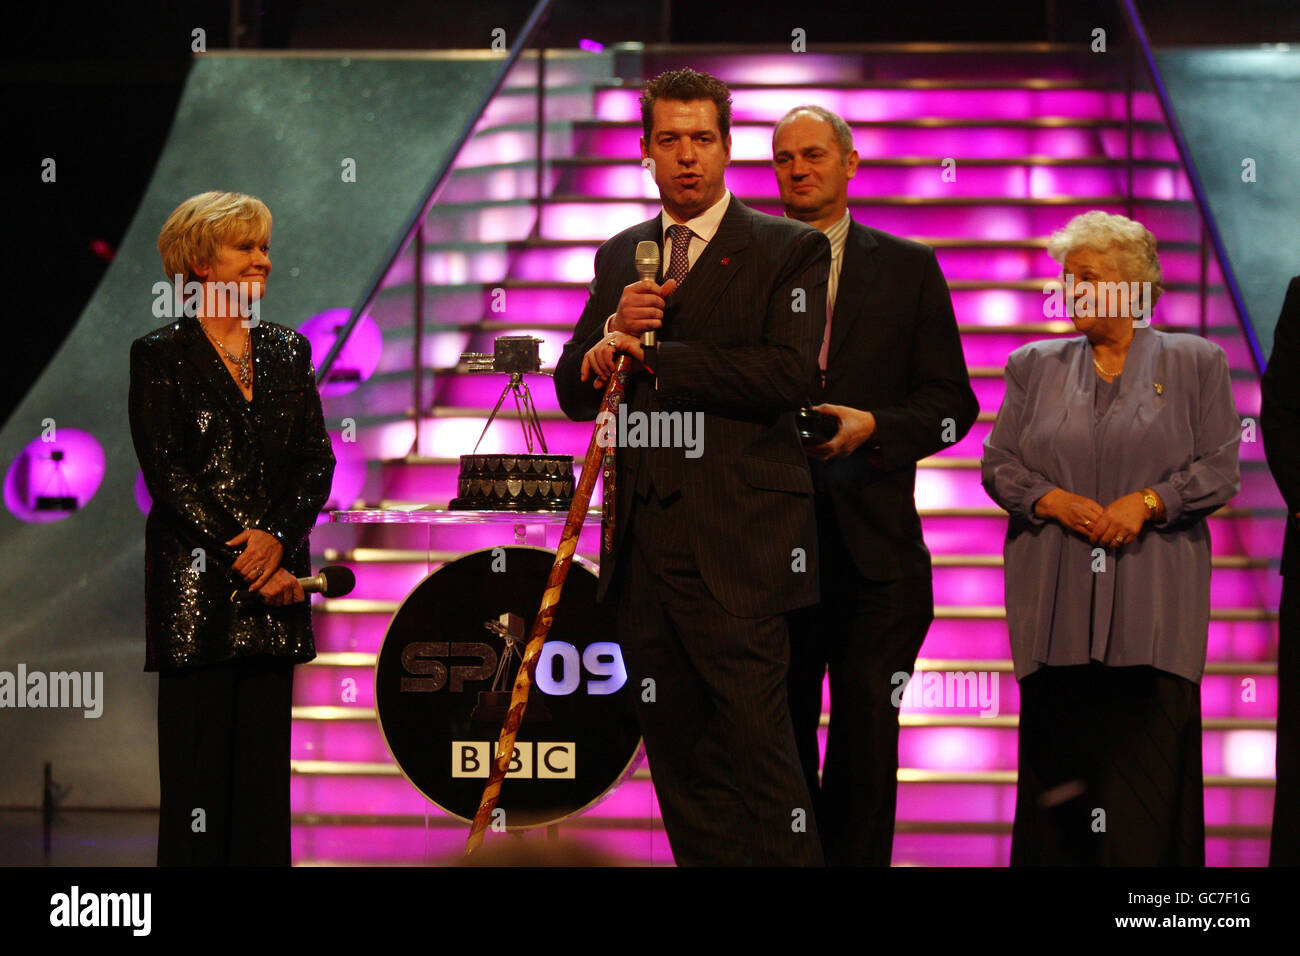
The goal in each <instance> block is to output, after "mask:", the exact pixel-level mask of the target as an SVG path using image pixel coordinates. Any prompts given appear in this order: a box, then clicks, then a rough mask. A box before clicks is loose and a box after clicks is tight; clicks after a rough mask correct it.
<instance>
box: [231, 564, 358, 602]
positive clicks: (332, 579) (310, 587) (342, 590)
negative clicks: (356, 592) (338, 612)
mask: <svg viewBox="0 0 1300 956" xmlns="http://www.w3.org/2000/svg"><path fill="white" fill-rule="evenodd" d="M298 584H299V586H301V587H302V590H303V593H304V594H312V593H319V594H323V595H325V597H343V595H345V594H351V593H352V589H353V588H354V587H356V586H357V576H356V575H355V574H353V573H352V569H351V568H345V567H343V566H342V565H337V564H331V565H328V566H327V567H323V568H321V569H320V571H318V572H317V573H316V574H313V575H312V576H311V577H309V578H299V579H298ZM254 598H258V599H260V598H261V593H260V592H259V593H257V594H254V593H252V592H251V591H249V590H248V589H247V588H236V589H235V590H234V591H231V592H230V601H231V603H232V604H235V605H238V606H239V607H241V608H242V607H243V606H244V605H246V604H247V603H248V602H249V601H251V600H253V599H254Z"/></svg>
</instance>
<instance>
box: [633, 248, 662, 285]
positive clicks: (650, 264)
mask: <svg viewBox="0 0 1300 956" xmlns="http://www.w3.org/2000/svg"><path fill="white" fill-rule="evenodd" d="M636 274H637V275H638V276H640V277H641V278H642V279H653V278H654V277H655V276H656V275H658V274H659V243H657V242H655V241H654V240H652V239H646V240H644V241H642V242H638V243H637V244H636Z"/></svg>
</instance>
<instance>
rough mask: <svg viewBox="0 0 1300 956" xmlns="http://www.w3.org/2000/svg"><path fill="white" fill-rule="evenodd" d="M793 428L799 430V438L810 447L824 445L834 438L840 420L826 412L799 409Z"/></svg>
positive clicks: (838, 428)
mask: <svg viewBox="0 0 1300 956" xmlns="http://www.w3.org/2000/svg"><path fill="white" fill-rule="evenodd" d="M794 420H795V427H797V428H798V429H799V438H800V440H802V441H803V442H805V443H807V444H810V445H824V444H825V443H826V442H828V441H830V440H831V439H832V438H834V437H835V433H836V432H837V431H839V430H840V420H839V419H838V418H836V417H835V416H834V415H828V414H827V413H826V412H818V411H814V410H813V409H811V408H801V409H799V411H797V412H795V419H794Z"/></svg>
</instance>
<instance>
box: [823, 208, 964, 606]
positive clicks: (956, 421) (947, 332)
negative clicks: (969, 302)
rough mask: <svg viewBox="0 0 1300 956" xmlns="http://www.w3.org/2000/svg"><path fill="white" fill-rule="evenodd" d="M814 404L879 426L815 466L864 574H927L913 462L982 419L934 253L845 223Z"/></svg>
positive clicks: (879, 576)
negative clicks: (847, 409) (856, 413)
mask: <svg viewBox="0 0 1300 956" xmlns="http://www.w3.org/2000/svg"><path fill="white" fill-rule="evenodd" d="M813 395H814V397H816V398H817V399H818V401H822V402H829V403H831V404H835V405H848V406H851V407H853V408H858V409H862V410H864V411H869V412H871V413H872V414H873V415H875V418H876V431H875V433H874V434H873V435H872V437H871V438H869V439H868V440H867V441H866V442H864V443H863V445H862V446H861V447H859V448H858V449H857V451H855V452H854V453H853V454H851V455H848V456H847V457H844V458H838V459H834V460H832V461H829V462H818V461H813V462H812V468H813V475H814V479H815V480H816V482H817V486H818V490H819V493H822V494H825V495H827V496H828V497H829V499H830V503H831V506H832V509H833V513H834V516H835V519H836V521H837V523H838V524H839V527H840V530H841V532H842V534H843V535H844V541H845V544H846V545H847V546H848V549H849V552H850V553H851V554H852V555H853V560H854V563H855V564H856V565H857V567H858V570H859V571H860V572H861V573H862V574H863V576H865V577H866V578H868V579H870V580H877V581H895V580H901V579H902V578H905V577H916V576H923V575H929V573H930V552H929V551H927V550H926V547H925V542H924V541H923V540H922V538H921V519H920V517H919V516H918V515H917V513H916V503H915V499H914V497H913V495H914V491H915V486H916V462H917V461H918V460H919V459H921V458H924V457H926V456H927V455H932V454H934V453H935V452H937V451H939V450H940V449H942V448H946V447H948V445H949V444H950V443H951V442H955V441H957V440H959V439H960V438H961V437H962V436H964V435H965V434H966V433H967V432H968V431H969V430H970V427H971V425H972V423H974V421H975V417H976V416H977V415H978V414H979V403H978V402H977V401H976V399H975V393H974V392H973V391H971V387H970V376H969V374H968V373H967V371H966V359H965V356H964V355H963V354H962V349H961V337H960V336H959V335H958V332H957V321H956V319H955V318H954V317H953V311H952V300H951V298H950V297H949V295H948V284H947V283H946V282H945V281H944V278H943V273H942V272H941V271H940V269H939V263H938V260H937V259H936V258H935V255H934V250H932V249H931V248H930V247H929V246H925V245H922V244H920V243H917V242H911V241H909V240H906V239H900V238H898V237H897V236H891V235H890V234H889V233H886V232H881V231H880V230H878V229H871V228H869V227H867V226H863V225H860V224H858V223H856V222H855V223H853V224H852V225H850V227H849V233H848V238H847V239H846V241H845V244H844V261H843V263H842V265H841V269H840V284H839V288H838V291H837V292H836V295H835V314H834V315H833V316H832V317H831V341H830V348H829V350H828V352H827V358H826V386H825V389H824V390H819V389H818V388H817V387H816V386H814V388H813ZM949 419H951V423H949V422H948V420H949Z"/></svg>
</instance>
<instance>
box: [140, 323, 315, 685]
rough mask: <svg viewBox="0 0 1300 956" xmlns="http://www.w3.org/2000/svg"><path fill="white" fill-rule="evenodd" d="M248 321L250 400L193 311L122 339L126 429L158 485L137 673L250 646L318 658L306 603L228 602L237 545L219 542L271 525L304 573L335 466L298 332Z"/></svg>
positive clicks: (249, 650) (284, 562) (148, 533)
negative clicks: (141, 666)
mask: <svg viewBox="0 0 1300 956" xmlns="http://www.w3.org/2000/svg"><path fill="white" fill-rule="evenodd" d="M251 332H252V345H251V348H252V359H253V399H252V401H251V402H250V401H246V400H245V399H244V396H243V394H242V393H241V392H240V391H239V386H238V385H237V384H236V383H235V380H234V378H233V376H231V374H230V372H229V371H228V370H227V368H226V366H225V364H224V363H223V362H222V360H221V358H220V356H219V355H218V354H217V351H216V349H215V348H214V347H213V345H212V343H211V342H210V341H209V340H208V338H207V336H206V335H205V334H204V332H203V329H202V327H201V326H200V325H199V323H198V320H197V319H194V318H190V317H185V318H181V319H179V320H178V321H176V322H174V323H172V324H171V325H168V326H165V327H163V328H161V329H157V330H155V331H153V332H150V333H149V334H148V335H145V336H143V337H141V338H139V339H136V340H135V341H134V342H133V343H132V344H131V388H130V399H129V403H128V407H129V411H130V417H131V438H132V440H133V441H134V443H135V451H136V456H137V457H138V458H139V460H140V468H141V470H142V471H143V472H144V480H145V484H146V485H147V486H148V488H149V494H150V495H152V496H153V507H152V508H151V509H150V511H149V517H148V519H147V521H146V522H145V631H146V652H145V670H146V671H155V670H170V669H175V668H185V667H195V666H200V665H203V664H212V663H216V662H218V661H224V660H229V659H231V658H235V657H245V656H250V655H253V654H270V655H273V656H276V657H282V658H289V659H291V660H294V661H298V662H300V661H307V660H311V659H312V658H313V657H315V655H316V649H315V644H314V642H313V639H312V631H311V609H310V607H309V605H308V604H307V603H306V602H300V603H296V604H292V605H289V606H287V607H269V606H267V605H264V604H261V603H260V602H259V601H257V600H256V599H254V600H252V601H248V602H245V603H243V604H242V605H238V606H237V605H233V604H232V603H231V600H230V597H231V592H232V591H233V590H234V589H236V588H240V587H243V586H244V583H243V582H242V581H241V580H239V579H238V577H237V576H236V575H235V574H234V572H233V571H232V570H231V566H232V565H233V564H234V561H235V559H236V557H238V553H239V551H240V550H242V546H236V547H230V546H227V545H226V544H225V542H226V541H228V540H230V539H231V538H233V537H235V536H236V535H237V534H239V533H240V532H241V531H243V530H245V529H248V528H257V529H260V530H262V531H266V532H268V533H270V534H273V535H275V537H276V538H278V539H279V540H280V543H281V544H282V545H283V546H284V555H283V557H282V558H281V562H280V563H281V566H282V567H284V568H285V569H286V570H288V571H289V572H290V573H291V574H293V575H294V576H295V577H306V576H307V575H309V574H310V573H311V569H310V557H309V548H308V535H309V534H310V532H311V529H312V526H313V525H314V524H315V521H316V517H317V515H318V514H319V512H320V509H321V506H322V505H324V503H325V499H326V498H327V497H328V495H329V490H330V481H331V479H332V478H333V476H334V454H333V451H332V450H331V448H330V441H329V435H328V434H327V433H326V431H325V421H324V417H323V415H322V413H321V401H320V393H319V392H318V391H317V390H316V380H315V373H314V371H313V369H312V364H311V349H310V347H309V345H308V344H307V340H306V338H304V337H303V336H302V335H300V334H298V333H297V332H295V331H294V330H292V329H289V328H286V327H284V326H282V325H276V324H274V323H271V322H266V321H262V322H260V323H259V324H258V325H257V326H256V327H254V328H253V329H252V330H251ZM196 549H201V550H196ZM240 608H242V610H241V609H240Z"/></svg>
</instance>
